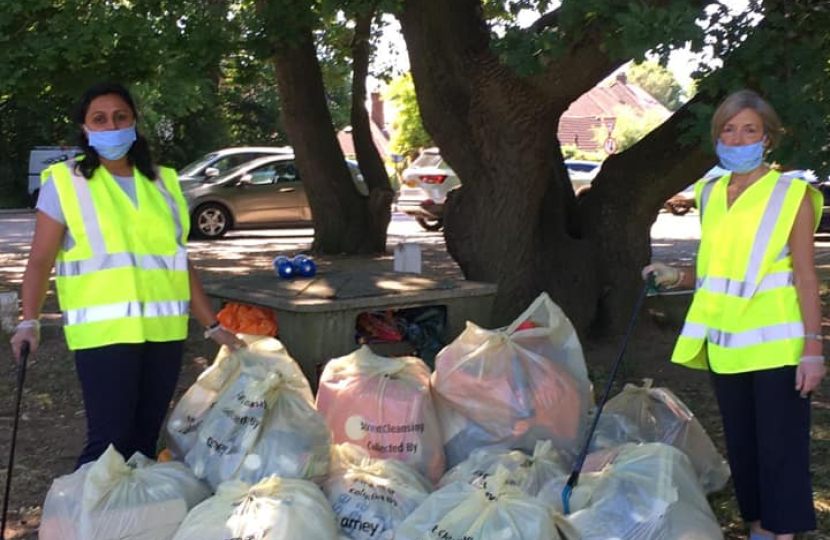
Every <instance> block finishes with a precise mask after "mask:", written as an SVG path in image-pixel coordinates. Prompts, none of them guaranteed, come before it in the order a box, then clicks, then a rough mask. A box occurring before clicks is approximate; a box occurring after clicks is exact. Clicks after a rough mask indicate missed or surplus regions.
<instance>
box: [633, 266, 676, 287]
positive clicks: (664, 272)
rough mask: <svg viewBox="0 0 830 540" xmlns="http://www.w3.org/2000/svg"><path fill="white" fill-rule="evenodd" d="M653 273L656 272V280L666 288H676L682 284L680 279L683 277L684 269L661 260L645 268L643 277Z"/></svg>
mask: <svg viewBox="0 0 830 540" xmlns="http://www.w3.org/2000/svg"><path fill="white" fill-rule="evenodd" d="M651 273H653V274H654V282H655V283H656V284H657V285H658V286H659V287H662V288H664V289H674V288H675V287H677V286H678V285H680V281H681V280H682V279H683V271H682V270H679V269H677V268H674V267H673V266H669V265H667V264H663V263H661V262H654V263H651V264H649V265H648V266H646V267H645V268H643V271H642V275H643V279H644V280H645V279H648V275H649V274H651Z"/></svg>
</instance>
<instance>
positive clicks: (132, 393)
mask: <svg viewBox="0 0 830 540" xmlns="http://www.w3.org/2000/svg"><path fill="white" fill-rule="evenodd" d="M183 350H184V342H183V341H169V342H163V343H149V342H148V343H128V344H116V345H107V346H105V347H97V348H93V349H82V350H78V351H75V367H76V369H77V371H78V379H80V381H81V388H82V390H83V395H84V407H85V409H86V422H87V436H86V445H85V446H84V449H83V452H82V453H81V455H80V457H79V458H78V461H77V463H76V465H75V468H76V469H77V468H78V467H80V466H81V465H83V464H84V463H87V462H90V461H94V460H96V459H98V458H99V457H100V456H101V454H103V453H104V450H106V449H107V446H109V445H110V444H113V445H114V446H115V448H116V450H118V451H119V452H120V453H121V454H122V455H123V456H124V459H129V457H130V456H132V455H133V453H135V452H141V453H142V454H144V455H146V456H147V457H150V458H155V455H156V443H157V441H158V436H159V430H160V429H161V423H162V422H163V421H164V417H165V416H166V415H167V409H168V407H169V405H170V399H171V398H172V397H173V392H174V391H175V389H176V383H177V382H178V379H179V372H180V371H181V367H182V353H183Z"/></svg>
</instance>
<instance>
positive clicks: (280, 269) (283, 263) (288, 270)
mask: <svg viewBox="0 0 830 540" xmlns="http://www.w3.org/2000/svg"><path fill="white" fill-rule="evenodd" d="M274 271H275V272H276V273H277V275H279V276H280V277H281V278H283V279H292V278H293V277H294V275H295V274H296V272H295V270H294V265H293V264H291V260H290V259H289V258H288V257H286V256H285V255H280V256H278V257H274Z"/></svg>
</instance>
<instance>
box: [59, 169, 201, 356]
mask: <svg viewBox="0 0 830 540" xmlns="http://www.w3.org/2000/svg"><path fill="white" fill-rule="evenodd" d="M74 165H75V161H74V160H72V161H69V162H66V163H58V164H55V165H53V166H52V167H50V168H49V174H51V175H52V178H53V181H54V182H55V186H56V188H57V192H58V197H59V199H60V204H61V208H62V210H63V213H64V217H65V218H66V226H67V229H68V231H69V233H71V235H72V238H73V240H74V241H75V244H74V246H72V247H71V248H69V250H64V249H61V250H60V252H59V253H58V256H57V260H56V262H55V285H56V288H57V291H58V303H59V305H60V308H61V311H62V312H63V323H64V332H65V334H66V342H67V345H68V346H69V348H70V349H71V350H76V349H88V348H92V347H101V346H104V345H110V344H113V343H143V342H145V341H155V342H160V341H174V340H182V339H185V337H186V336H187V318H188V311H189V307H190V278H189V275H188V270H187V250H186V247H185V244H186V242H187V235H188V232H189V229H190V222H189V220H188V213H187V203H186V202H185V200H184V198H183V196H182V193H181V188H180V186H179V182H178V178H177V177H176V173H175V171H173V170H172V169H168V168H165V167H160V168H159V178H158V179H157V180H155V181H150V180H148V179H147V178H146V177H145V176H144V175H142V174H141V173H140V172H139V171H138V169H133V175H134V177H135V188H136V199H137V203H138V205H137V207H136V205H134V204H133V201H132V200H130V197H129V196H128V195H127V194H126V193H124V191H123V190H122V189H121V187H120V186H119V185H118V184H117V183H116V182H115V180H114V179H113V178H112V176H111V175H110V174H109V173H108V172H107V170H106V169H105V168H104V167H98V168H97V169H96V170H95V173H94V174H93V176H92V178H90V179H89V180H87V179H86V178H84V177H83V175H81V174H80V172H78V171H75V170H74Z"/></svg>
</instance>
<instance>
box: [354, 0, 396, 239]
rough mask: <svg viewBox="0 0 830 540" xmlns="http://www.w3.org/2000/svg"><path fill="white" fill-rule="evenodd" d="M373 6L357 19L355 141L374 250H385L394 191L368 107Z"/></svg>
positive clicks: (355, 32)
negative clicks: (375, 136) (365, 193)
mask: <svg viewBox="0 0 830 540" xmlns="http://www.w3.org/2000/svg"><path fill="white" fill-rule="evenodd" d="M373 16H374V8H373V9H372V10H369V11H368V13H365V14H359V15H357V17H356V18H355V29H354V39H353V41H352V110H351V121H352V140H353V141H354V148H355V153H356V154H357V162H358V165H359V166H360V172H361V173H362V174H363V178H364V180H366V185H367V186H368V187H369V199H368V201H367V204H368V212H369V219H370V227H371V233H370V234H371V237H372V238H373V239H374V240H375V241H376V242H377V244H376V245H375V246H374V251H378V252H381V251H385V250H386V230H387V228H388V227H389V221H390V220H391V219H392V200H393V199H394V196H395V193H394V191H392V186H391V184H390V183H389V175H388V174H387V173H386V167H385V166H384V165H383V160H382V159H381V157H380V154H378V150H377V147H376V146H375V143H374V137H373V136H372V129H371V120H370V119H369V112H368V111H367V110H366V77H367V76H368V75H369V57H370V55H371V44H370V41H369V40H370V38H371V31H372V18H373Z"/></svg>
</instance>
